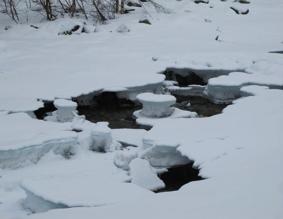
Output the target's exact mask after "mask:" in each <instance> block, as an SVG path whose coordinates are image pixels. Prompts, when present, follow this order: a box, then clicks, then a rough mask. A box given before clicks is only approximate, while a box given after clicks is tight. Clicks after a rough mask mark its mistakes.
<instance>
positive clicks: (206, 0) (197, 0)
mask: <svg viewBox="0 0 283 219" xmlns="http://www.w3.org/2000/svg"><path fill="white" fill-rule="evenodd" d="M194 3H196V4H199V3H203V4H208V3H209V1H208V0H195V1H194Z"/></svg>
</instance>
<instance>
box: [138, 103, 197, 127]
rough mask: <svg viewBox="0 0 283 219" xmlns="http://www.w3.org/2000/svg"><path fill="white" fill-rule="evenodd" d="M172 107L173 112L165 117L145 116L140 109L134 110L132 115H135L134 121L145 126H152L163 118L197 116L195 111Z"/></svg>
mask: <svg viewBox="0 0 283 219" xmlns="http://www.w3.org/2000/svg"><path fill="white" fill-rule="evenodd" d="M172 109H173V113H172V114H171V115H170V116H169V117H165V118H152V117H147V116H144V115H143V114H142V113H141V110H137V111H135V112H134V116H135V117H136V122H137V123H138V124H140V125H145V126H154V124H155V123H158V122H159V121H162V120H165V119H179V118H194V117H197V116H198V115H197V113H196V112H191V111H188V110H181V109H178V108H176V107H172Z"/></svg>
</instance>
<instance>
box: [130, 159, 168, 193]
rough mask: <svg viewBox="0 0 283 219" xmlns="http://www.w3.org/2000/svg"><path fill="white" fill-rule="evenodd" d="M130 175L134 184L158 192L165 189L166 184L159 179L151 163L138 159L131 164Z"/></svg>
mask: <svg viewBox="0 0 283 219" xmlns="http://www.w3.org/2000/svg"><path fill="white" fill-rule="evenodd" d="M130 175H131V177H132V183H134V184H137V185H139V186H141V187H143V188H146V189H149V190H153V191H154V190H157V189H162V188H164V187H165V184H164V182H163V181H162V180H161V179H159V178H158V176H157V174H156V173H155V172H154V170H153V169H152V167H151V166H150V164H149V162H148V161H147V160H144V159H140V158H136V159H134V160H132V161H131V163H130Z"/></svg>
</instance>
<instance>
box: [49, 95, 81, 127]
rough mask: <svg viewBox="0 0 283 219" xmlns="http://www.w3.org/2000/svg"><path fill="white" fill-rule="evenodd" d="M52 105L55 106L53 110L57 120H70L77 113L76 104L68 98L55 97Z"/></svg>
mask: <svg viewBox="0 0 283 219" xmlns="http://www.w3.org/2000/svg"><path fill="white" fill-rule="evenodd" d="M54 106H55V107H56V108H57V110H56V111H55V115H56V119H57V120H58V121H59V122H70V121H72V120H73V118H74V115H75V114H76V113H77V111H76V109H77V106H78V104H77V103H75V102H73V101H70V100H65V99H56V100H55V101H54Z"/></svg>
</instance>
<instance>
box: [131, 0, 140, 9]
mask: <svg viewBox="0 0 283 219" xmlns="http://www.w3.org/2000/svg"><path fill="white" fill-rule="evenodd" d="M127 6H129V7H137V8H141V7H142V6H141V4H139V3H137V2H132V1H128V3H127Z"/></svg>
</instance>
